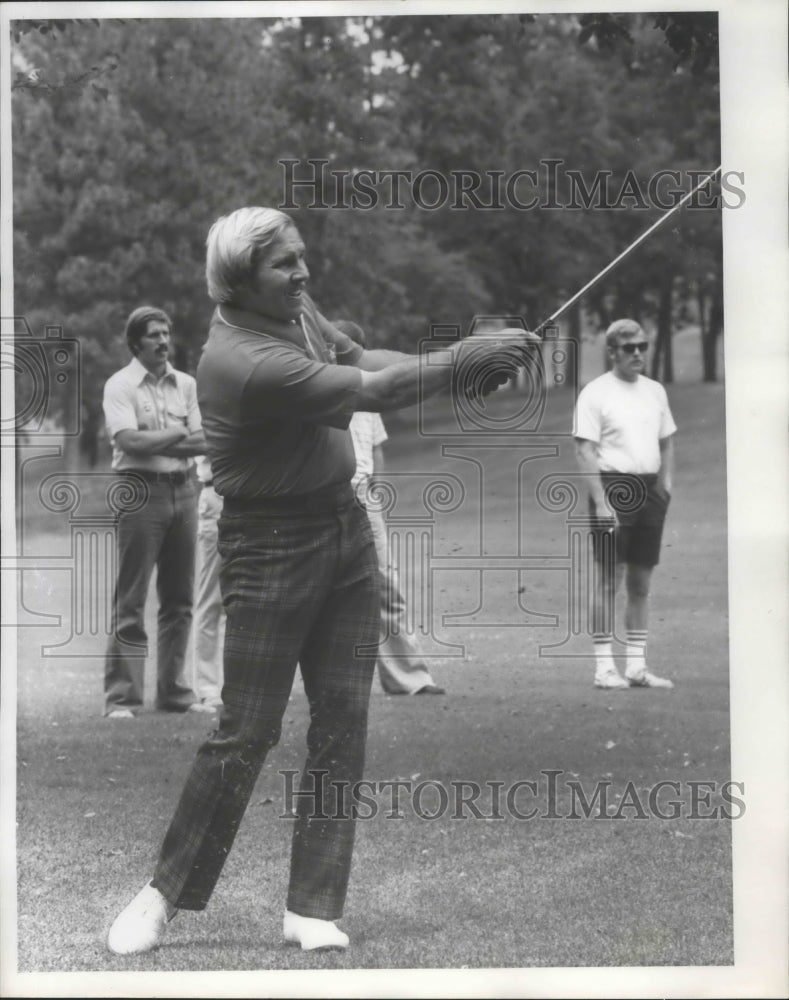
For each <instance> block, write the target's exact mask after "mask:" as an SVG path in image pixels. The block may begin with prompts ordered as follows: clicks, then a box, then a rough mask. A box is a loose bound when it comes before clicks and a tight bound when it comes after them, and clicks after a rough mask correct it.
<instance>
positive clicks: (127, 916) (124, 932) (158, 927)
mask: <svg viewBox="0 0 789 1000" xmlns="http://www.w3.org/2000/svg"><path fill="white" fill-rule="evenodd" d="M177 913H178V910H177V909H176V908H175V907H174V906H173V905H172V904H171V903H168V902H167V900H166V899H165V898H164V896H163V895H162V894H161V893H160V892H159V890H158V889H154V887H153V886H152V885H151V883H150V882H149V883H148V885H146V886H145V888H143V889H141V890H140V892H138V893H137V895H136V896H135V897H134V899H133V900H132V901H131V903H129V905H128V906H127V907H126V909H125V910H123V911H122V912H121V913H120V914H119V915H118V916H117V917H116V918H115V922H114V923H113V925H112V927H110V933H109V934H108V935H107V947H108V948H109V949H110V951H112V952H114V953H115V954H116V955H139V954H141V953H142V952H145V951H150V950H151V949H152V948H155V947H156V946H157V945H158V944H159V939H160V938H161V936H162V934H163V933H164V928H165V924H168V923H169V922H170V921H171V920H172V919H173V917H174V916H175V915H176V914H177Z"/></svg>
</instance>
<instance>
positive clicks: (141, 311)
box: [124, 306, 173, 355]
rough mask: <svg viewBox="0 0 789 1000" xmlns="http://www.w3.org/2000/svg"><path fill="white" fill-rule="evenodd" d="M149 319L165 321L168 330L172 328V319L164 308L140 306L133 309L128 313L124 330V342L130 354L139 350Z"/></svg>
mask: <svg viewBox="0 0 789 1000" xmlns="http://www.w3.org/2000/svg"><path fill="white" fill-rule="evenodd" d="M151 320H158V321H159V322H161V323H166V324H167V329H168V330H172V328H173V321H172V320H171V319H170V317H169V316H168V315H167V313H166V312H165V311H164V309H157V308H156V307H155V306H140V307H139V308H137V309H135V310H134V312H132V313H130V314H129V318H128V319H127V320H126V330H125V331H124V332H125V335H126V343H127V344H128V345H129V350H130V351H131V352H132V354H134V355H136V354H137V353H138V352H139V350H140V341H141V340H142V338H143V337H144V336H145V333H146V331H147V329H148V324H149V323H150V322H151Z"/></svg>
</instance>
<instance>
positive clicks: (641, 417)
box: [573, 372, 677, 474]
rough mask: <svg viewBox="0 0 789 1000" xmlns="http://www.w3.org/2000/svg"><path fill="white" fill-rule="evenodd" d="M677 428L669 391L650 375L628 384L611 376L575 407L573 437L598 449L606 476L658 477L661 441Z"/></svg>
mask: <svg viewBox="0 0 789 1000" xmlns="http://www.w3.org/2000/svg"><path fill="white" fill-rule="evenodd" d="M676 429H677V425H676V424H675V423H674V418H673V417H672V416H671V410H670V409H669V405H668V397H667V396H666V390H665V389H664V388H663V386H662V385H661V384H660V383H659V382H655V381H654V379H651V378H647V377H646V376H645V375H639V376H638V378H637V379H636V381H635V382H627V381H625V379H621V378H618V377H617V376H616V375H614V373H613V372H606V373H605V375H601V376H600V377H599V378H596V379H594V380H593V381H591V382H590V383H589V384H588V385H587V386H586V387H585V388H584V389H582V390H581V392H580V394H579V396H578V401H577V402H576V404H575V418H574V422H573V435H574V437H578V438H585V439H586V440H587V441H593V442H594V443H595V444H596V445H597V460H598V463H599V465H600V471H601V472H635V473H641V474H648V473H655V472H657V471H658V469H659V468H660V445H659V442H660V441H661V440H662V439H663V438H667V437H670V436H671V435H672V434H673V433H674V432H675V431H676Z"/></svg>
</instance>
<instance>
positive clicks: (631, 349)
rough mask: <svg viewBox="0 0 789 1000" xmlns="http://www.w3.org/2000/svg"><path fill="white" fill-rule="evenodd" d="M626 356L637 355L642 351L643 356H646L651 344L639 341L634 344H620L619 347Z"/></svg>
mask: <svg viewBox="0 0 789 1000" xmlns="http://www.w3.org/2000/svg"><path fill="white" fill-rule="evenodd" d="M619 346H620V347H621V348H622V350H623V351H624V352H625V354H635V353H636V351H640V352H641V353H642V354H646V352H647V348H648V347H649V344H648V343H647V341H646V340H639V341H638V342H637V343H635V344H633V343H630V344H620V345H619Z"/></svg>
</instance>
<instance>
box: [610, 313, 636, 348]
mask: <svg viewBox="0 0 789 1000" xmlns="http://www.w3.org/2000/svg"><path fill="white" fill-rule="evenodd" d="M638 334H641V336H642V337H646V334H645V333H644V328H643V327H642V326H641V324H640V323H636V321H635V320H634V319H615V320H614V322H613V323H612V324H611V325H610V326H609V327H608V329H607V330H606V331H605V346H606V347H607V348H609V350H616V348H617V347H619V340H620V338H621V337H630V336H638Z"/></svg>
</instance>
